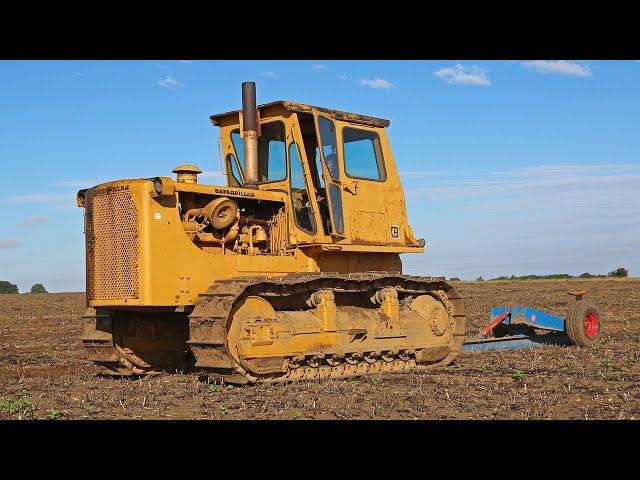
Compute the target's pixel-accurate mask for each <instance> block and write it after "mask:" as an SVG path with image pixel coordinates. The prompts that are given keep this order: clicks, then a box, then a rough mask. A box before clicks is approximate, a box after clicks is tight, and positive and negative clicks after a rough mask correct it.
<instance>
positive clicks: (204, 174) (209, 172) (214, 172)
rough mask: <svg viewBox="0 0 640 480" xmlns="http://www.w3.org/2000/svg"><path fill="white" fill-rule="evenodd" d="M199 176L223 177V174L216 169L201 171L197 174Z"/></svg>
mask: <svg viewBox="0 0 640 480" xmlns="http://www.w3.org/2000/svg"><path fill="white" fill-rule="evenodd" d="M199 177H200V178H225V176H224V175H223V174H222V173H221V172H216V171H207V172H202V173H201V174H200V175H199Z"/></svg>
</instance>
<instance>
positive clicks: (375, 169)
mask: <svg viewBox="0 0 640 480" xmlns="http://www.w3.org/2000/svg"><path fill="white" fill-rule="evenodd" d="M335 125H336V129H337V131H338V135H337V137H338V151H339V154H340V160H341V168H342V171H341V177H340V178H341V186H342V208H343V209H344V212H345V213H344V218H345V228H346V230H347V235H348V237H349V239H350V241H351V243H354V244H359V245H388V244H393V243H400V242H401V238H400V237H401V235H400V233H401V231H402V230H401V228H402V224H401V223H402V222H401V221H399V220H402V217H401V214H399V211H400V210H401V209H400V208H398V207H397V201H396V200H397V196H398V190H397V189H394V188H392V187H393V185H394V184H395V182H394V181H393V179H394V178H395V177H394V176H393V172H392V171H390V170H389V169H387V161H390V159H389V158H384V157H385V156H384V155H383V150H384V148H383V141H384V140H385V134H384V130H382V129H380V128H375V127H371V126H367V125H362V124H355V123H350V122H345V121H340V120H338V121H336V122H335ZM390 177H391V178H390ZM396 210H398V212H396ZM397 217H399V218H397Z"/></svg>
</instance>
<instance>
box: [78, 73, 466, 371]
mask: <svg viewBox="0 0 640 480" xmlns="http://www.w3.org/2000/svg"><path fill="white" fill-rule="evenodd" d="M255 98H256V93H255V84H254V83H253V82H246V83H243V84H242V110H239V111H232V112H227V113H221V114H218V115H212V116H211V117H210V118H211V122H212V123H213V125H214V126H217V127H219V128H220V139H219V144H220V149H221V159H222V161H223V165H224V168H223V174H224V175H225V176H226V185H221V186H214V185H205V184H203V183H201V182H199V181H198V174H200V173H202V172H201V171H200V170H199V169H198V168H197V167H195V166H193V165H180V166H178V167H176V168H175V169H174V170H173V172H174V173H175V174H176V176H175V178H169V177H155V178H147V179H128V180H116V181H112V182H107V183H103V184H101V185H97V186H95V187H93V188H90V189H86V190H81V191H79V192H78V198H77V201H78V205H79V206H80V207H83V208H84V213H85V235H86V268H87V271H86V277H87V285H86V292H87V307H88V308H87V310H86V312H85V313H84V315H83V319H84V322H85V324H84V334H83V337H82V342H83V344H84V346H85V348H86V351H87V353H88V358H89V360H90V361H92V362H93V363H94V364H96V365H98V366H99V367H100V368H101V370H102V372H103V373H105V374H108V375H116V376H121V375H149V374H154V373H157V372H161V371H166V372H172V371H173V372H175V371H185V370H190V371H193V370H196V371H201V372H205V373H207V374H208V375H210V376H212V377H214V378H217V379H224V380H225V381H227V382H231V383H253V382H282V381H292V380H296V379H315V378H343V377H350V376H358V375H369V374H376V373H383V372H407V371H412V370H421V369H426V368H430V367H432V366H434V365H446V364H449V363H450V362H452V361H453V360H454V359H455V358H456V356H457V355H458V353H459V351H460V348H461V346H462V343H463V338H464V332H465V314H464V304H463V301H462V299H461V298H460V296H459V295H458V294H457V292H456V290H455V288H453V287H452V286H451V285H449V284H448V283H446V282H445V281H444V278H442V277H422V276H409V275H403V274H402V264H401V261H400V254H401V253H422V252H423V251H424V246H425V242H424V240H422V239H418V238H416V237H415V236H414V234H413V232H412V230H411V227H410V226H409V224H408V223H407V215H406V207H405V201H404V193H403V189H402V185H401V183H400V178H399V176H398V171H397V169H396V165H395V163H394V159H393V155H392V153H391V148H390V147H389V142H388V138H387V131H386V128H387V127H388V126H389V121H388V120H384V119H381V118H375V117H369V116H364V115H357V114H353V113H347V112H342V111H338V110H331V109H327V108H320V107H314V106H311V105H305V104H301V103H295V102H290V101H278V102H272V103H268V104H264V105H260V106H256V101H255Z"/></svg>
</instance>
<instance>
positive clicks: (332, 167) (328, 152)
mask: <svg viewBox="0 0 640 480" xmlns="http://www.w3.org/2000/svg"><path fill="white" fill-rule="evenodd" d="M318 130H320V144H321V145H322V156H323V157H324V162H325V164H326V165H327V169H328V170H329V173H330V174H331V178H333V179H334V180H338V178H339V177H340V168H339V167H338V150H337V143H336V127H335V125H334V124H333V122H332V121H331V120H329V119H328V118H325V117H318Z"/></svg>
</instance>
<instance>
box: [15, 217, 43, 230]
mask: <svg viewBox="0 0 640 480" xmlns="http://www.w3.org/2000/svg"><path fill="white" fill-rule="evenodd" d="M50 221H51V219H50V218H49V217H44V216H42V215H31V216H30V217H29V218H25V219H24V220H23V221H22V222H20V224H19V226H20V227H24V228H29V227H33V226H34V225H41V224H43V223H48V222H50Z"/></svg>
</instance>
